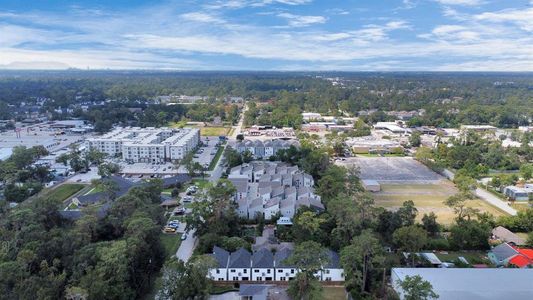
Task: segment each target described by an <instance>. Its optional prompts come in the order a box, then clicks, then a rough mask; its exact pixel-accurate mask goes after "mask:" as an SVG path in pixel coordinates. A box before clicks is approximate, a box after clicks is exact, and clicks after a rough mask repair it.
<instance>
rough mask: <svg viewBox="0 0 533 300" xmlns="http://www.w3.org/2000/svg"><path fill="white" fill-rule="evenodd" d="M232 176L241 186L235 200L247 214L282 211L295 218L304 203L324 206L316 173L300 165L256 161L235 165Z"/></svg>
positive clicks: (266, 214) (250, 216)
mask: <svg viewBox="0 0 533 300" xmlns="http://www.w3.org/2000/svg"><path fill="white" fill-rule="evenodd" d="M228 179H229V180H230V181H231V182H232V183H233V185H234V186H235V187H236V189H237V192H236V193H235V196H234V200H235V202H236V203H237V204H238V213H239V216H240V217H243V218H248V219H253V218H255V217H256V216H257V214H260V215H262V216H263V217H264V218H265V219H267V220H270V219H271V218H272V217H273V216H275V215H277V214H278V213H279V214H281V216H283V217H288V218H292V217H293V216H294V215H295V214H296V211H297V209H298V208H299V207H301V206H306V207H311V208H314V209H316V210H323V209H324V205H323V204H322V202H321V199H320V196H318V195H316V194H315V193H314V189H313V185H314V180H313V177H312V176H311V175H309V174H306V173H304V172H302V171H300V170H299V169H298V167H297V166H290V165H287V164H285V163H281V162H268V161H254V162H251V163H249V164H243V165H240V166H237V167H234V168H232V169H231V171H230V173H229V175H228Z"/></svg>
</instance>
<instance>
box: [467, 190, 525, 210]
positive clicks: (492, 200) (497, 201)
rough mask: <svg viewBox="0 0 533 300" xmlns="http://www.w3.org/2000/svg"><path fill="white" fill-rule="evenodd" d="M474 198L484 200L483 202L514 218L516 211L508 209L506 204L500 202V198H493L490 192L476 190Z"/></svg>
mask: <svg viewBox="0 0 533 300" xmlns="http://www.w3.org/2000/svg"><path fill="white" fill-rule="evenodd" d="M476 196H478V197H479V198H480V199H482V200H485V202H488V203H489V204H491V205H493V206H496V207H497V208H499V209H501V210H503V211H504V212H506V213H508V214H510V215H512V216H515V215H516V210H515V209H514V208H512V207H510V206H509V205H508V204H507V202H505V201H502V200H501V199H500V198H498V197H496V196H494V195H493V194H491V193H490V192H487V191H485V190H484V189H481V188H477V189H476Z"/></svg>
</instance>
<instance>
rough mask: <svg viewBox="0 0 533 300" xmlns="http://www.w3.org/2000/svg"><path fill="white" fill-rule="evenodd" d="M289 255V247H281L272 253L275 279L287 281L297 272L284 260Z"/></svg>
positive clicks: (290, 252)
mask: <svg viewBox="0 0 533 300" xmlns="http://www.w3.org/2000/svg"><path fill="white" fill-rule="evenodd" d="M291 255H292V250H291V249H289V248H283V249H281V250H279V251H277V252H276V254H275V255H274V264H275V267H276V281H289V280H291V279H292V278H294V277H296V274H298V270H297V269H296V268H295V267H294V266H293V265H291V264H289V263H287V261H286V260H287V258H289V257H290V256H291Z"/></svg>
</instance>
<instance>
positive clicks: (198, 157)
mask: <svg viewBox="0 0 533 300" xmlns="http://www.w3.org/2000/svg"><path fill="white" fill-rule="evenodd" d="M202 142H203V143H204V146H203V147H200V148H199V149H198V151H197V152H196V153H195V154H194V157H193V161H194V162H198V163H200V164H201V165H202V166H204V167H205V168H208V167H209V164H210V163H211V160H213V158H214V157H215V154H216V153H217V147H216V144H217V143H218V142H219V140H218V137H216V136H210V137H202ZM179 173H187V169H186V168H185V166H180V167H179Z"/></svg>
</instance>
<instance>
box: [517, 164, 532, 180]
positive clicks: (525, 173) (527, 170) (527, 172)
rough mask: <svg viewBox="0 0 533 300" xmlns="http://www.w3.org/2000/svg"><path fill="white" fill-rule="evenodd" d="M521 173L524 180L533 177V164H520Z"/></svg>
mask: <svg viewBox="0 0 533 300" xmlns="http://www.w3.org/2000/svg"><path fill="white" fill-rule="evenodd" d="M520 174H521V175H522V178H524V180H526V181H527V180H529V179H531V178H532V177H533V164H523V165H521V166H520Z"/></svg>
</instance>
